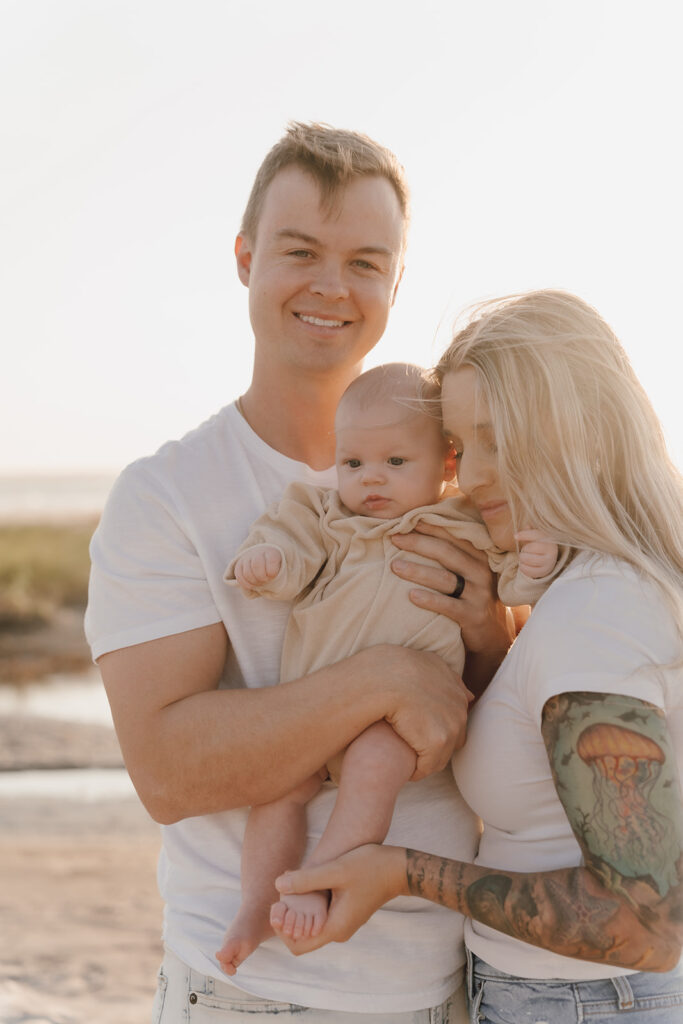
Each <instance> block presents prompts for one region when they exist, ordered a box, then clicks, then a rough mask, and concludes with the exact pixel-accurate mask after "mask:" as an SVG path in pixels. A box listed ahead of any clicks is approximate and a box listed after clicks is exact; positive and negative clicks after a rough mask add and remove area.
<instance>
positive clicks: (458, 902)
mask: <svg viewBox="0 0 683 1024" xmlns="http://www.w3.org/2000/svg"><path fill="white" fill-rule="evenodd" d="M542 731H543V737H544V740H545V742H546V747H547V750H548V756H549V759H550V765H551V769H552V772H553V777H554V781H555V785H556V788H557V792H558V795H559V797H560V800H561V801H562V804H563V806H564V809H565V811H566V813H567V817H568V819H569V822H570V824H571V826H572V829H573V830H574V834H575V835H576V838H577V840H578V842H579V844H580V846H581V849H582V852H583V856H584V865H585V866H582V867H576V868H565V869H561V870H557V871H547V872H537V873H528V874H518V873H515V872H506V871H500V870H493V869H491V868H484V867H478V866H477V867H475V866H474V865H472V864H465V863H462V862H460V861H451V860H448V859H447V858H443V857H437V856H433V855H430V854H425V853H420V852H417V851H414V850H408V852H407V860H406V868H407V878H408V886H409V889H410V891H411V893H413V894H414V895H416V896H423V897H425V898H426V899H430V900H432V901H433V902H436V903H440V904H442V905H444V906H447V907H450V908H451V909H453V910H458V911H460V912H461V913H462V914H466V915H469V916H471V917H473V918H474V919H476V920H477V921H480V922H481V923H483V924H486V925H489V926H490V927H492V928H496V929H497V930H498V931H501V932H504V933H506V934H508V935H511V936H514V937H515V938H518V939H521V940H523V941H525V942H530V943H533V944H534V945H538V946H542V947H544V948H546V949H550V950H553V951H554V952H557V953H561V954H563V955H564V956H571V957H577V958H580V959H586V960H593V961H598V962H603V963H615V964H619V965H621V966H630V967H633V968H634V969H636V970H648V969H650V970H653V969H655V970H656V969H661V963H662V960H663V958H665V957H668V956H671V955H673V954H671V953H670V950H671V949H673V948H674V947H675V946H676V943H677V942H680V941H681V939H682V938H683V884H682V880H683V824H682V820H683V814H682V809H681V796H680V787H679V782H678V769H677V764H676V759H675V756H674V753H673V751H672V749H671V742H670V740H669V737H668V734H667V731H666V722H665V719H664V716H663V715H662V713H661V711H659V710H658V709H657V708H655V707H653V706H652V705H649V704H645V703H644V702H642V701H638V700H635V699H631V698H627V697H613V696H611V695H602V694H590V693H572V694H563V695H562V696H560V697H556V698H553V699H552V700H551V701H548V703H547V704H546V707H545V711H544V720H543V726H542ZM663 951H665V952H663Z"/></svg>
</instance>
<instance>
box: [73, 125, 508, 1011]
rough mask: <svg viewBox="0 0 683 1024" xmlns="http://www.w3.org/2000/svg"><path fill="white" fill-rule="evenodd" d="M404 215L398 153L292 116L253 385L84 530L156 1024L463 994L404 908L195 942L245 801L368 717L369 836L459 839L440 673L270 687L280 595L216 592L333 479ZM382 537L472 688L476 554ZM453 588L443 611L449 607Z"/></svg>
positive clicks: (220, 920)
mask: <svg viewBox="0 0 683 1024" xmlns="http://www.w3.org/2000/svg"><path fill="white" fill-rule="evenodd" d="M407 219H408V195H407V189H406V186H405V182H404V179H403V172H402V168H401V167H400V165H399V164H398V163H397V161H396V159H395V157H394V156H393V154H391V153H389V152H388V151H387V150H385V149H384V148H383V147H381V146H379V145H377V144H376V143H374V142H373V141H372V140H370V139H368V138H366V137H365V136H360V135H358V134H355V133H351V132H343V131H336V130H334V129H331V128H328V127H326V126H321V125H300V124H293V125H291V126H290V128H289V130H288V132H287V133H286V135H285V136H284V138H283V139H282V140H280V142H279V143H277V144H276V146H275V147H274V148H273V149H272V150H271V152H270V153H269V154H268V156H267V157H266V160H265V161H264V163H263V165H262V167H261V169H260V170H259V172H258V175H257V178H256V181H255V184H254V187H253V189H252V194H251V197H250V200H249V203H248V206H247V210H246V212H245V216H244V220H243V224H242V227H241V230H240V233H239V235H238V237H237V241H236V245H235V255H236V260H237V272H238V274H239V277H240V280H241V281H242V282H243V284H245V285H246V286H247V288H248V289H249V309H250V317H251V323H252V327H253V331H254V339H255V356H254V371H253V379H252V382H251V385H250V387H249V390H248V391H247V392H246V394H245V395H243V396H242V398H241V399H240V400H238V402H237V403H234V404H231V405H229V406H227V407H225V408H224V409H223V410H221V411H220V412H219V413H218V414H217V415H216V416H214V417H212V418H211V419H210V420H208V421H207V422H206V423H204V424H203V425H202V426H200V427H199V428H198V429H197V430H195V431H194V432H192V433H191V434H189V435H187V436H186V437H185V438H183V439H182V440H181V441H179V442H172V443H169V444H167V445H165V446H164V447H163V448H161V449H160V451H159V452H157V454H156V455H154V456H152V457H151V458H147V459H141V460H139V461H138V462H136V463H134V464H133V465H132V466H129V467H128V469H127V470H126V471H124V473H123V474H122V476H121V477H120V479H119V481H118V482H117V484H116V486H115V487H114V490H113V492H112V496H111V498H110V501H109V503H108V505H107V508H106V510H105V513H104V515H103V518H102V523H101V525H100V527H99V529H98V531H97V534H96V535H95V538H94V540H93V545H92V558H93V572H92V581H91V596H90V604H89V608H88V614H87V632H88V637H89V639H90V642H91V644H92V648H93V655H94V657H95V658H96V659H97V660H98V663H99V665H100V668H101V671H102V676H103V679H104V683H105V686H106V688H107V694H108V696H109V700H110V703H111V706H112V712H113V716H114V721H115V725H116V729H117V733H118V736H119V740H120V743H121V747H122V750H123V753H124V757H125V759H126V765H127V767H128V770H129V772H130V775H131V778H132V779H133V782H134V783H135V786H136V789H137V791H138V793H139V795H140V797H141V799H142V801H143V803H144V804H145V806H146V807H147V809H148V810H149V812H150V814H151V815H152V816H153V817H154V818H155V819H156V820H157V821H159V822H161V823H162V824H164V826H165V828H164V830H163V832H164V836H163V850H162V855H161V861H160V869H159V879H160V888H161V893H162V896H163V898H164V900H165V902H166V911H165V920H164V941H165V946H166V949H167V953H166V956H165V959H164V965H163V967H162V972H161V974H160V983H159V990H158V994H157V1003H156V1010H155V1013H156V1016H155V1020H157V1021H160V1022H161V1024H175V1022H176V1021H180V1020H190V1021H202V1020H204V1019H207V1018H205V1017H203V1016H201V1013H202V1010H201V1008H202V1007H205V1008H207V1009H206V1011H205V1012H207V1013H208V1012H210V1013H211V1014H212V1015H211V1020H216V1021H226V1022H227V1021H232V1020H241V1021H244V1020H245V1019H246V1017H247V1015H248V1017H249V1019H250V1020H253V1019H254V1018H260V1016H261V1015H262V1016H263V1017H264V1018H266V1017H268V1018H269V1019H270V1018H271V1017H272V1014H273V1013H274V1012H278V1013H283V1014H284V1016H285V1018H286V1017H287V1016H288V1015H294V1014H296V1015H297V1016H300V1015H301V1013H302V1012H303V1011H302V1007H312V1008H314V1009H312V1010H311V1012H310V1014H309V1019H311V1020H312V1021H315V1022H316V1024H318V1022H320V1024H327V1022H330V1024H332V1022H341V1021H347V1020H348V1021H351V1020H354V1021H355V1020H358V1019H364V1015H365V1014H372V1020H373V1021H375V1022H376V1024H380V1022H382V1021H383V1020H391V1021H401V1020H402V1019H404V1018H403V1016H402V1015H403V1014H405V1020H406V1021H408V1020H410V1021H415V1020H418V1019H419V1020H424V1021H429V1020H431V1019H440V1020H441V1019H443V1020H447V1019H448V1013H449V1012H450V1010H449V1005H450V1004H449V999H450V996H451V993H452V992H453V991H454V990H456V989H457V988H458V986H459V983H460V977H461V969H460V968H461V965H462V962H463V959H464V958H463V955H462V950H461V920H460V919H459V918H458V916H457V915H454V914H451V913H449V912H447V911H446V912H445V911H443V910H442V908H438V907H432V906H425V905H423V904H422V903H420V902H418V901H407V902H406V903H404V904H400V905H397V906H395V907H391V908H389V909H384V910H382V911H380V912H379V913H378V914H376V915H375V916H374V917H373V919H372V920H371V921H370V922H368V925H367V926H366V927H365V928H364V929H362V930H361V931H360V932H359V933H358V935H357V936H355V937H354V939H353V940H352V941H351V942H349V943H347V944H346V945H345V946H343V947H340V948H339V949H334V950H333V951H332V952H330V951H329V948H328V949H326V950H321V951H319V952H316V953H315V954H313V955H311V956H307V957H300V958H296V959H295V958H293V957H292V956H291V955H290V954H289V952H288V950H287V949H286V947H285V946H284V945H283V943H282V942H280V941H279V940H278V939H275V938H270V939H268V940H267V941H265V942H264V943H263V944H262V945H261V946H260V947H259V949H258V950H257V951H256V952H255V953H254V954H253V955H252V956H251V957H249V959H248V960H247V961H246V963H245V964H244V965H243V966H242V967H240V969H239V971H238V974H237V975H236V976H235V978H234V979H231V981H230V982H228V980H227V978H226V977H225V976H224V975H222V974H221V971H220V968H219V966H218V964H217V961H216V959H215V955H214V954H215V951H216V950H217V949H218V948H219V946H220V941H221V937H222V935H223V933H224V930H225V927H226V925H227V923H228V922H229V921H230V919H231V918H232V916H233V915H234V913H235V912H236V910H237V908H238V906H239V901H240V881H239V863H240V844H241V838H242V834H243V830H244V823H245V819H246V813H247V810H246V809H247V808H248V806H250V805H253V804H259V803H264V802H268V801H272V800H273V799H275V798H277V797H279V796H281V795H283V794H284V793H286V792H288V791H289V790H291V789H293V788H294V787H295V786H296V785H298V784H299V783H301V782H302V781H303V780H304V779H305V778H307V777H308V776H310V775H312V774H313V773H314V772H315V771H316V770H317V769H319V768H320V766H321V765H323V764H325V763H327V762H328V761H329V760H330V758H331V757H332V756H333V754H335V753H336V752H338V751H339V750H341V749H343V748H344V747H345V746H346V745H347V744H348V743H349V742H350V741H351V740H352V739H353V738H354V737H355V736H356V735H358V734H359V733H360V732H361V731H362V730H363V729H365V728H366V727H367V726H369V725H370V724H371V723H372V722H375V721H378V720H379V719H382V718H386V719H387V721H389V723H390V724H391V725H392V726H393V727H394V728H395V729H396V731H397V732H398V733H399V734H400V735H401V736H402V737H403V738H404V739H405V741H406V742H407V743H408V744H409V745H410V746H412V747H413V748H414V750H415V751H416V753H417V755H418V763H417V771H416V780H419V781H415V782H413V783H411V784H410V785H409V786H406V787H405V788H404V791H403V792H402V793H401V795H400V797H399V802H398V804H397V808H396V813H395V816H394V825H393V826H392V830H391V832H390V834H389V837H388V841H389V842H397V843H403V842H404V841H405V842H410V843H411V844H413V845H418V846H419V847H420V848H422V849H425V848H426V849H429V850H434V852H438V853H442V854H444V855H448V856H453V857H461V858H462V857H464V856H465V855H467V856H469V855H470V853H471V851H472V847H473V845H474V843H475V841H476V823H475V822H474V821H473V819H472V816H471V814H470V813H469V812H468V810H467V809H466V807H465V805H464V804H463V802H462V800H461V798H460V797H459V794H458V793H457V790H456V789H455V786H454V783H453V780H452V777H451V776H450V773H449V772H447V771H440V769H443V768H444V766H445V765H446V764H447V762H448V759H449V756H450V753H451V750H452V748H453V746H454V745H460V744H462V742H463V741H464V735H465V732H464V730H465V718H466V708H467V700H468V694H467V691H466V690H465V688H464V686H463V685H462V683H461V681H460V680H458V679H456V678H455V677H454V676H453V675H452V674H451V673H450V671H449V670H448V669H447V668H446V666H445V664H444V663H443V662H442V661H440V659H438V658H437V657H435V656H434V655H431V654H427V653H424V652H422V653H420V652H416V651H412V650H407V649H404V648H395V647H389V646H382V647H376V648H372V649H370V650H368V651H364V652H361V653H360V654H357V655H355V656H353V657H352V658H349V659H346V660H345V661H341V662H338V663H337V664H335V665H332V666H330V667H329V668H326V669H323V670H321V671H319V672H316V673H314V674H313V675H311V676H308V677H306V678H304V679H300V680H296V681H294V682H291V683H287V684H284V685H279V686H277V685H274V684H276V683H278V677H279V659H280V649H281V643H282V636H283V632H284V627H285V622H286V618H287V614H288V608H287V607H286V606H283V605H282V604H281V603H272V602H265V601H254V602H249V601H245V600H244V599H243V597H242V596H241V594H239V593H235V592H234V591H232V590H231V589H230V588H228V587H226V586H225V585H224V583H223V581H222V576H223V571H224V569H225V566H226V565H227V563H228V562H229V561H230V559H231V557H232V555H233V554H234V552H235V550H236V548H237V546H238V545H239V543H240V542H241V541H242V539H243V538H244V537H245V536H246V534H247V532H248V529H249V526H250V524H251V522H252V521H253V520H254V519H255V518H256V517H257V516H258V515H260V514H261V513H262V512H263V510H264V508H265V507H266V506H267V505H268V504H269V503H270V502H272V501H274V500H277V499H278V498H279V497H280V495H281V493H282V491H283V490H284V487H285V486H286V484H287V483H288V482H290V481H291V480H293V479H298V480H304V481H307V482H310V483H313V484H318V485H321V486H326V487H329V486H333V485H334V484H335V476H334V472H333V468H331V467H333V463H334V434H333V420H334V412H335V409H336V405H337V402H338V400H339V398H340V396H341V394H342V392H343V391H344V390H345V388H346V386H347V385H348V384H349V383H350V382H351V380H353V379H354V378H355V377H356V376H357V375H358V374H359V373H360V371H361V367H362V360H363V357H364V356H365V355H366V354H367V352H369V351H370V349H371V348H372V347H373V346H374V345H375V344H376V342H377V341H378V340H379V338H380V336H381V335H382V333H383V331H384V328H385V326H386V322H387V318H388V315H389V310H390V308H391V306H392V304H393V301H394V298H395V295H396V289H397V288H398V284H399V281H400V278H401V274H402V271H403V254H404V249H405V240H406V228H407ZM401 546H402V547H404V548H405V549H406V550H407V551H410V550H414V551H418V552H420V553H422V554H426V555H428V556H431V557H433V558H434V559H435V560H436V562H437V563H440V565H439V566H437V567H435V568H433V569H432V568H429V567H424V566H418V565H417V564H415V563H412V565H411V564H410V562H409V561H408V562H407V563H406V562H405V561H404V563H403V566H402V567H401V566H400V565H399V567H398V568H397V571H398V572H399V574H400V575H403V576H404V578H406V579H408V580H410V581H413V582H415V583H418V584H422V585H425V586H427V587H429V588H431V592H429V593H428V592H426V591H424V590H419V591H417V592H415V594H414V598H413V599H414V600H415V601H416V602H418V603H421V604H423V605H424V606H427V607H431V608H434V609H435V610H437V611H442V612H444V614H447V615H449V616H450V617H451V618H453V619H455V620H456V621H458V622H459V623H460V624H461V627H462V629H463V638H464V640H465V642H466V644H467V645H468V647H469V649H470V651H471V652H472V658H471V663H470V665H469V670H470V675H469V676H468V681H469V682H470V683H471V684H474V683H475V682H476V681H477V680H478V679H479V678H481V677H486V676H488V675H490V672H491V668H492V666H493V664H495V663H496V662H497V661H499V660H500V659H501V657H502V655H503V653H504V651H505V649H506V647H507V645H508V643H509V633H508V628H507V622H506V619H505V614H504V610H502V609H501V607H500V606H499V605H498V604H497V603H496V601H495V598H494V596H493V591H492V586H491V578H490V575H489V573H488V569H487V567H486V565H485V563H484V562H483V561H482V560H481V558H480V557H479V556H478V555H476V554H473V553H472V552H471V551H470V550H461V549H460V548H456V547H454V546H452V545H451V544H450V543H447V542H446V541H445V540H444V539H443V538H442V537H440V536H438V535H437V536H430V535H424V536H422V535H418V534H414V535H411V536H409V537H407V538H405V539H404V540H403V541H402V542H401ZM457 577H460V578H464V579H465V590H464V592H463V591H462V586H461V585H460V583H461V580H460V579H458V578H457ZM456 584H457V585H458V586H457V593H458V595H460V594H461V593H462V597H459V599H458V600H455V599H454V598H453V597H449V596H447V595H448V594H450V593H451V592H452V591H453V590H454V588H456ZM332 797H333V794H332V792H331V791H330V789H329V788H328V787H325V788H324V790H323V792H322V793H321V794H320V795H319V796H317V797H316V798H315V800H314V801H312V803H311V805H309V808H308V811H309V833H310V835H311V836H312V837H315V836H319V835H320V833H321V831H322V827H323V824H324V821H325V820H326V818H327V815H328V813H329V810H330V807H331V804H332ZM302 852H303V851H301V850H292V851H291V857H290V858H289V859H290V864H289V865H283V867H284V866H291V865H292V864H294V863H296V862H297V860H298V859H299V858H300V856H301V854H302ZM247 869H248V865H247ZM269 899H270V901H271V902H273V901H275V900H276V899H277V894H276V893H275V892H273V894H272V899H271V898H270V897H269ZM285 1004H292V1005H291V1006H288V1005H285ZM442 1004H444V1005H442ZM430 1008H435V1009H434V1011H433V1013H431V1011H430ZM423 1009H424V1015H422V1016H419V1017H416V1016H415V1014H414V1013H413V1012H412V1011H416V1010H423ZM439 1013H440V1014H441V1016H440V1017H439V1016H438V1014H439ZM435 1015H436V1016H435ZM451 1019H453V1017H451Z"/></svg>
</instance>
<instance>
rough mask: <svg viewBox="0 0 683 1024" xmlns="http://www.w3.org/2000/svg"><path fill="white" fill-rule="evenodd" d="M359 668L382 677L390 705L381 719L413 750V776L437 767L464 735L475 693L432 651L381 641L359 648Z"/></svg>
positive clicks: (462, 742) (433, 770)
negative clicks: (379, 643) (388, 689)
mask: <svg viewBox="0 0 683 1024" xmlns="http://www.w3.org/2000/svg"><path fill="white" fill-rule="evenodd" d="M354 658H356V659H358V663H359V670H360V671H362V672H363V673H365V674H366V675H370V676H375V677H376V678H377V679H378V680H384V681H385V682H386V683H387V684H388V686H389V687H390V695H389V699H390V702H391V707H390V709H389V711H388V712H386V713H385V715H384V717H385V720H386V721H387V722H388V723H389V725H391V727H392V728H393V729H394V730H395V731H396V732H397V733H398V735H399V736H400V737H401V739H403V740H405V742H406V743H407V744H408V746H409V747H412V749H413V750H414V751H415V754H416V756H417V765H416V768H415V773H414V775H413V781H415V780H417V779H422V778H425V776H427V775H432V774H433V773H434V772H438V771H441V770H442V769H443V768H445V767H446V765H447V764H448V763H449V761H450V759H451V757H452V756H453V751H454V750H459V749H460V747H461V746H462V745H463V744H464V742H465V738H466V735H467V709H468V706H469V703H470V701H471V700H472V699H473V695H472V694H471V693H470V691H469V690H468V689H467V687H466V686H465V684H464V683H463V681H462V679H460V677H459V676H457V675H456V674H455V673H454V672H452V671H451V669H450V668H449V667H448V665H447V664H446V662H445V661H443V659H442V658H440V657H439V656H438V655H436V654H432V653H431V652H430V651H415V650H413V649H412V648H410V647H396V646H392V645H388V644H386V645H385V644H382V645H380V646H378V647H370V648H368V649H367V650H365V651H359V652H358V654H355V655H354Z"/></svg>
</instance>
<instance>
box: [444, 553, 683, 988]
mask: <svg viewBox="0 0 683 1024" xmlns="http://www.w3.org/2000/svg"><path fill="white" fill-rule="evenodd" d="M680 653H681V652H680V649H679V647H678V639H677V636H676V630H675V626H674V621H673V616H672V614H671V611H670V610H669V608H668V607H667V605H666V603H665V601H664V598H663V596H662V594H661V592H660V591H659V590H658V588H657V587H656V586H655V585H654V584H652V583H650V582H646V581H645V580H643V579H641V578H640V577H639V576H637V575H636V573H635V572H634V571H633V569H631V568H630V566H628V565H626V564H625V563H623V562H619V561H617V560H616V559H613V558H609V557H607V556H603V557H600V558H598V557H595V556H593V557H591V556H587V555H582V556H579V557H578V558H576V559H575V561H574V562H573V563H572V564H571V565H570V566H569V568H568V569H566V570H565V571H564V572H563V573H562V575H561V576H560V577H559V578H558V579H557V580H556V581H555V582H554V583H553V584H552V585H551V586H550V588H549V589H548V590H547V591H546V593H545V594H544V596H543V597H542V598H541V599H540V601H539V602H538V604H537V605H536V607H535V608H534V610H533V612H532V613H531V616H530V618H529V620H528V622H527V624H526V625H525V627H524V629H523V630H522V632H521V633H520V635H519V636H518V638H517V640H516V641H515V643H514V645H513V647H512V649H511V650H510V652H509V654H508V656H507V658H506V659H505V661H504V662H503V664H502V665H501V666H500V668H499V669H498V672H497V674H496V676H495V677H494V679H493V680H492V682H491V683H490V684H489V687H488V689H487V690H486V692H485V693H484V695H483V697H482V698H481V699H480V701H479V702H478V704H477V706H476V707H475V708H474V710H473V711H472V712H471V714H470V717H469V721H468V728H467V743H466V744H465V747H464V748H463V749H462V750H461V751H459V752H458V753H457V754H456V755H455V757H454V759H453V767H454V771H455V776H456V779H457V781H458V785H459V786H460V789H461V791H462V794H463V796H464V797H465V798H466V800H467V801H468V803H469V804H470V805H471V806H472V807H473V808H474V809H475V810H476V811H477V812H478V813H479V814H480V815H481V818H482V819H483V822H484V831H483V834H482V838H481V843H480V846H479V853H478V856H477V859H476V863H477V864H481V865H485V866H487V867H492V868H500V869H501V870H503V871H521V872H535V871H553V870H555V869H557V868H565V867H575V866H577V865H579V864H580V863H581V849H580V847H579V844H578V842H577V841H576V838H575V837H574V834H573V832H572V830H571V827H570V824H569V820H568V818H567V815H566V814H565V811H564V808H563V806H562V804H561V802H560V800H559V798H558V796H557V792H556V789H555V784H554V782H553V779H552V775H551V772H550V764H549V761H548V755H547V752H546V747H545V743H544V741H543V737H542V735H541V718H542V712H543V706H544V704H545V702H546V701H547V700H548V699H549V698H550V697H553V696H557V695H558V694H561V693H568V692H576V691H587V692H592V693H616V694H622V695H625V696H629V697H636V698H638V699H639V700H644V701H648V702H649V703H651V704H654V705H656V706H657V707H659V708H661V709H662V710H663V711H664V712H665V713H666V716H667V726H668V730H669V733H670V735H671V737H672V741H673V747H674V749H675V750H676V751H677V753H678V769H679V773H681V769H683V686H681V672H680V669H678V670H676V669H664V668H658V667H657V666H663V665H667V664H670V663H672V662H673V661H675V659H676V658H677V657H680ZM575 756H578V755H575ZM586 770H587V771H588V769H586ZM681 782H682V784H683V775H682V777H681ZM596 784H597V785H599V779H598V780H597V782H596ZM465 939H466V942H467V945H468V947H469V948H470V949H471V950H472V951H473V952H474V953H475V954H476V955H477V956H479V957H481V959H482V960H485V961H486V962H487V963H489V964H491V966H492V967H495V968H497V969H498V970H500V971H505V972H506V973H507V974H514V975H519V976H521V977H524V978H568V979H580V980H589V979H597V978H606V977H613V976H616V975H619V974H629V973H632V972H631V971H627V970H624V969H623V968H618V967H609V966H606V965H604V964H596V963H589V962H587V961H582V960H574V959H571V958H570V957H565V956H560V955H558V954H556V953H552V952H548V951H547V950H543V949H539V948H538V947H536V946H533V945H531V944H530V943H526V942H521V941H520V940H518V939H514V938H511V937H510V936H509V935H505V934H504V933H503V932H499V931H496V930H495V929H493V928H489V927H487V926H485V925H482V924H480V923H479V922H477V921H470V920H468V921H467V923H466V929H465Z"/></svg>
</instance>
